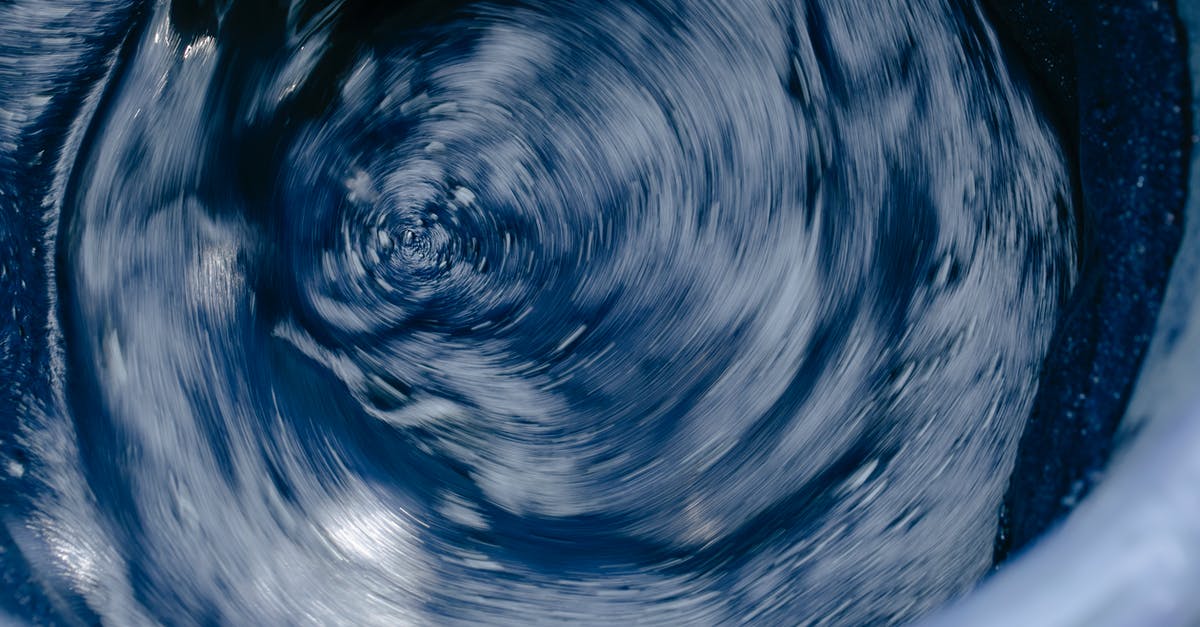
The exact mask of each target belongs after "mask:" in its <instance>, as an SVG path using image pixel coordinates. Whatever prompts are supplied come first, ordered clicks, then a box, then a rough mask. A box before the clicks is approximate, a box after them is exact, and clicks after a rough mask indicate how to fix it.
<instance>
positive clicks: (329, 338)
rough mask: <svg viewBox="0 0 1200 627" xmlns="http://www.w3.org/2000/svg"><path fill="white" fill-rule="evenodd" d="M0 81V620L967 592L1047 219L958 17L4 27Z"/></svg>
mask: <svg viewBox="0 0 1200 627" xmlns="http://www.w3.org/2000/svg"><path fill="white" fill-rule="evenodd" d="M0 76H2V77H3V80H4V82H3V85H4V89H3V90H0V152H2V154H0V163H2V164H3V169H2V171H0V176H2V178H0V211H2V213H0V215H2V216H3V220H4V221H3V222H2V223H0V244H2V245H3V246H4V247H5V248H4V251H5V252H4V257H3V264H4V265H3V268H2V269H3V273H4V276H5V279H4V280H5V283H4V286H3V290H4V291H3V293H4V298H5V300H4V301H3V303H5V304H7V303H8V302H12V310H11V312H8V311H0V315H3V316H4V317H5V318H8V317H9V316H10V314H11V323H10V322H8V321H7V320H6V321H5V323H4V325H5V326H4V335H3V337H2V339H3V342H4V343H3V344H2V345H0V349H2V350H3V353H2V355H3V365H2V366H0V367H2V368H3V369H4V370H3V375H4V381H5V383H6V387H5V389H4V390H3V394H4V395H5V399H6V400H5V401H4V402H5V404H6V405H5V407H7V408H12V410H11V411H12V414H11V416H9V415H5V416H4V420H5V422H4V423H3V425H2V426H3V429H2V430H0V437H3V441H2V443H0V445H2V446H3V447H4V448H3V461H4V468H3V469H0V470H3V471H4V472H3V473H0V474H4V475H6V477H5V478H4V479H3V484H2V487H0V495H2V497H3V503H2V504H3V507H4V510H3V511H4V522H5V527H6V531H5V533H6V534H7V536H8V537H7V538H5V547H4V552H3V553H0V562H2V563H3V568H4V576H5V577H7V578H8V579H9V580H10V581H14V582H23V583H21V584H20V587H19V588H18V587H17V586H16V584H14V587H13V588H12V589H13V593H12V598H10V599H9V600H8V601H7V602H8V603H9V605H10V606H11V607H10V609H13V608H16V611H22V612H31V613H33V614H35V615H36V616H35V618H36V617H40V620H45V621H50V620H60V621H64V622H67V623H70V622H71V621H72V620H79V621H82V622H84V623H90V622H96V621H102V622H105V623H107V624H114V625H134V624H145V623H157V622H162V623H167V624H216V623H229V624H264V625H268V624H270V625H274V624H355V625H365V624H382V625H395V624H407V623H412V624H440V623H480V622H482V623H511V624H529V623H531V622H546V621H551V622H555V621H572V622H581V623H596V624H629V623H631V622H635V623H638V624H642V623H692V624H697V623H719V622H733V621H737V620H753V621H759V622H765V623H771V624H776V623H777V624H809V623H812V624H817V623H821V624H839V625H859V624H865V623H893V622H902V621H905V620H909V619H912V618H915V617H917V616H920V615H921V614H923V613H924V612H927V611H928V610H929V609H931V608H933V607H935V606H937V605H938V604H940V603H942V602H943V601H945V600H946V599H947V598H950V597H952V596H954V595H956V594H959V593H961V592H963V591H965V590H967V589H968V588H969V587H970V586H971V585H973V584H974V583H975V582H976V581H977V580H978V578H979V577H980V576H981V575H983V574H984V573H985V572H986V570H987V569H988V568H989V566H990V565H991V559H992V547H993V539H994V536H995V534H996V525H997V509H998V507H999V505H1000V501H1001V498H1002V496H1003V492H1004V489H1005V485H1006V481H1007V478H1008V474H1009V472H1010V470H1011V467H1012V463H1013V458H1014V455H1015V453H1016V445H1017V441H1018V438H1019V437H1020V435H1021V431H1022V428H1023V426H1024V422H1025V419H1026V416H1027V415H1028V414H1029V410H1030V406H1031V403H1032V400H1033V397H1034V394H1035V392H1036V382H1037V376H1038V372H1039V367H1040V364H1041V362H1042V359H1043V358H1044V356H1045V351H1046V346H1047V343H1048V341H1049V338H1050V333H1051V332H1052V330H1053V327H1054V321H1055V319H1056V317H1057V315H1058V311H1059V308H1060V306H1061V305H1062V303H1063V301H1064V299H1065V295H1066V294H1067V293H1068V290H1069V289H1070V287H1071V284H1072V282H1073V281H1074V275H1075V267H1074V259H1075V255H1074V253H1075V251H1074V246H1075V244H1074V242H1075V228H1076V225H1075V224H1074V218H1073V217H1072V216H1073V215H1074V212H1073V210H1072V207H1071V198H1072V194H1071V191H1070V184H1069V169H1068V166H1067V165H1066V162H1065V158H1064V156H1063V152H1062V150H1061V148H1060V146H1059V144H1058V139H1057V138H1056V134H1055V132H1054V131H1053V129H1052V128H1051V127H1050V125H1049V124H1048V123H1047V122H1046V121H1045V120H1044V119H1043V117H1042V115H1041V113H1040V112H1039V109H1038V107H1037V106H1036V104H1035V99H1034V97H1033V96H1032V95H1031V92H1030V89H1029V87H1028V86H1027V84H1026V82H1025V80H1024V78H1023V77H1022V76H1021V75H1020V74H1019V72H1018V71H1017V70H1015V69H1013V68H1012V67H1010V66H1009V65H1008V64H1007V63H1006V61H1005V58H1004V56H1003V55H1002V54H1001V52H1000V51H999V46H998V44H997V41H996V37H995V35H994V33H993V32H992V31H991V30H990V27H989V26H987V23H986V21H985V20H984V19H983V17H982V16H981V13H980V11H979V9H978V8H977V7H976V6H974V3H971V2H959V1H954V0H807V1H805V0H702V1H692V2H682V1H679V0H631V1H623V2H587V1H582V0H581V1H578V2H549V1H541V0H529V1H521V2H517V1H513V2H480V3H469V4H467V3H457V4H454V5H453V6H448V5H446V4H444V3H433V2H428V3H409V4H406V5H403V6H401V7H396V8H383V7H382V6H375V3H371V2H369V1H366V0H364V1H363V2H359V3H355V2H351V1H349V0H348V1H347V2H333V3H329V4H323V5H320V6H317V5H316V4H314V3H312V2H303V1H302V0H295V1H294V2H293V3H292V4H291V5H288V6H284V5H282V4H279V3H274V2H268V1H265V0H263V1H259V0H245V1H243V0H239V1H237V2H232V3H228V2H215V3H206V2H201V1H193V2H192V3H190V4H189V3H187V2H182V1H181V2H176V3H174V6H172V5H171V3H167V2H159V3H157V4H155V3H151V4H141V3H133V2H120V1H118V2H98V1H93V0H88V1H81V0H54V1H51V0H14V1H13V2H9V3H7V4H5V5H3V6H0ZM4 411H5V412H6V413H7V412H8V411H9V410H8V409H5V410H4Z"/></svg>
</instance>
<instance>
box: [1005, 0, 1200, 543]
mask: <svg viewBox="0 0 1200 627" xmlns="http://www.w3.org/2000/svg"><path fill="white" fill-rule="evenodd" d="M993 5H994V6H993V7H992V9H993V12H994V14H996V15H997V16H998V18H999V21H1000V23H1001V24H1003V25H1004V26H1003V30H1004V31H1005V32H1006V34H1007V35H1008V36H1009V38H1010V40H1011V41H1013V42H1014V44H1016V48H1017V49H1018V50H1019V51H1020V52H1019V53H1018V54H1021V55H1022V56H1023V58H1024V59H1025V60H1026V62H1027V63H1028V65H1027V67H1030V68H1032V71H1033V73H1034V74H1035V75H1037V76H1038V77H1039V79H1040V82H1041V84H1042V85H1043V87H1044V88H1045V93H1046V94H1047V97H1048V99H1049V100H1050V101H1051V102H1052V103H1053V106H1054V108H1055V109H1057V110H1058V112H1059V115H1060V119H1061V120H1062V121H1063V123H1062V126H1063V130H1064V132H1065V134H1066V137H1067V144H1068V146H1071V145H1074V146H1075V149H1076V151H1077V152H1076V158H1077V159H1078V173H1077V176H1078V185H1079V188H1078V193H1079V194H1080V199H1081V202H1079V203H1078V204H1077V206H1078V208H1079V211H1080V215H1081V224H1083V225H1084V229H1083V231H1082V241H1081V248H1080V250H1081V252H1082V256H1081V264H1082V265H1081V274H1082V279H1081V281H1080V283H1079V285H1078V286H1077V287H1076V290H1075V293H1074V294H1072V295H1071V297H1070V300H1069V307H1068V313H1067V315H1066V316H1065V317H1064V318H1063V319H1062V320H1061V322H1060V323H1059V324H1058V328H1057V330H1056V332H1055V340H1054V342H1053V343H1052V345H1051V352H1050V354H1049V356H1048V357H1047V361H1046V364H1045V367H1044V372H1043V375H1042V380H1041V386H1040V390H1039V393H1038V397H1037V400H1036V403H1035V405H1034V408H1033V412H1032V414H1031V417H1030V421H1029V424H1028V426H1027V427H1026V431H1025V435H1024V437H1023V438H1022V441H1021V447H1020V451H1019V453H1018V457H1017V462H1016V466H1015V468H1014V470H1013V475H1012V479H1011V481H1010V483H1009V490H1008V494H1007V496H1006V498H1005V509H1004V512H1003V515H1002V522H1001V529H1000V535H999V537H998V538H997V545H996V546H997V548H996V557H997V561H998V562H1000V561H1003V560H1005V559H1007V557H1008V556H1009V555H1010V554H1012V553H1013V552H1016V551H1019V550H1020V549H1021V548H1023V547H1025V546H1027V545H1028V544H1029V543H1030V542H1031V541H1033V540H1034V539H1035V538H1036V537H1037V536H1038V535H1040V534H1041V533H1042V532H1044V531H1045V530H1046V529H1047V528H1049V527H1050V526H1052V525H1053V524H1054V523H1055V522H1057V521H1058V520H1060V519H1061V518H1062V517H1063V516H1064V515H1065V514H1066V513H1067V512H1069V511H1070V509H1071V507H1072V506H1073V505H1074V504H1075V503H1077V502H1078V501H1079V499H1081V498H1083V497H1084V496H1085V495H1086V494H1087V493H1088V491H1089V490H1090V489H1091V487H1092V486H1093V485H1094V483H1095V482H1096V481H1097V480H1099V479H1101V478H1102V477H1103V470H1104V465H1105V463H1106V462H1107V460H1108V458H1109V455H1110V454H1111V453H1112V450H1113V436H1114V434H1115V433H1116V430H1117V428H1118V425H1119V423H1120V421H1121V418H1122V416H1123V415H1124V411H1125V406H1126V403H1127V402H1128V394H1129V392H1130V390H1131V388H1132V385H1133V383H1134V381H1135V378H1136V376H1137V372H1138V368H1139V366H1140V364H1141V361H1142V358H1143V356H1144V354H1145V351H1146V346H1147V343H1148V341H1149V339H1150V336H1151V334H1152V332H1153V330H1154V323H1155V317H1156V315H1157V313H1158V307H1159V304H1160V302H1161V300H1162V293H1163V289H1164V288H1165V286H1166V281H1167V276H1168V273H1169V271H1170V268H1171V261H1172V259H1173V258H1174V255H1175V252H1176V250H1177V248H1178V246H1179V240H1180V237H1181V235H1182V232H1183V217H1182V216H1183V203H1184V199H1185V192H1186V171H1187V170H1186V166H1187V155H1188V148H1189V147H1190V145H1191V142H1192V127H1191V115H1190V110H1191V108H1190V96H1189V94H1190V81H1189V79H1188V72H1187V64H1186V61H1187V57H1186V50H1187V39H1186V37H1184V36H1183V34H1182V31H1181V30H1180V29H1181V27H1180V25H1179V23H1178V19H1177V18H1176V16H1175V14H1174V6H1173V4H1172V3H1170V2H1156V1H1139V0H1132V1H1122V2H1107V1H1101V2H1057V1H1052V2H1028V1H1025V2H1015V3H1009V2H997V3H993Z"/></svg>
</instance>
